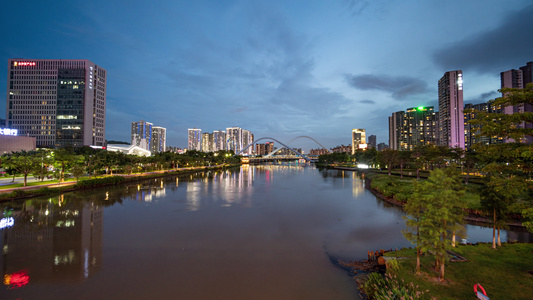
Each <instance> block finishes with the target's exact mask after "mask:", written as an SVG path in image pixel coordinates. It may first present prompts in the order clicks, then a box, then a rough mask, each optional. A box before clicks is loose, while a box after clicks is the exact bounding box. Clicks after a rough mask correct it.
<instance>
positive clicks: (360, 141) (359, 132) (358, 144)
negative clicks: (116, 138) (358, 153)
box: [352, 129, 367, 155]
mask: <svg viewBox="0 0 533 300" xmlns="http://www.w3.org/2000/svg"><path fill="white" fill-rule="evenodd" d="M366 146H367V144H366V132H365V130H364V129H352V155H353V154H355V150H356V149H365V148H366Z"/></svg>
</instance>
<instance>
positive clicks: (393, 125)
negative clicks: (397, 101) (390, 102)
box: [389, 111, 405, 150]
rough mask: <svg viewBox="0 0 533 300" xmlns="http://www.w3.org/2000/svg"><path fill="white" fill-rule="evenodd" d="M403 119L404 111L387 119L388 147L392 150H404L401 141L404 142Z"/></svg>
mask: <svg viewBox="0 0 533 300" xmlns="http://www.w3.org/2000/svg"><path fill="white" fill-rule="evenodd" d="M404 119H405V112H404V111H397V112H395V113H392V116H390V117H389V146H390V148H391V149H393V150H400V149H404V148H405V145H402V140H404V132H403V130H404V127H405V126H404V123H405V120H404ZM402 146H403V147H402Z"/></svg>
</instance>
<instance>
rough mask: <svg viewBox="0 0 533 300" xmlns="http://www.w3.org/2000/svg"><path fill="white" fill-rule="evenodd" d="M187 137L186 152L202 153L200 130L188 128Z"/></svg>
mask: <svg viewBox="0 0 533 300" xmlns="http://www.w3.org/2000/svg"><path fill="white" fill-rule="evenodd" d="M188 136H189V141H188V147H187V148H188V150H196V151H202V129H197V128H193V129H190V128H189V130H188Z"/></svg>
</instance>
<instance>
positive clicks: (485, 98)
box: [464, 91, 501, 103]
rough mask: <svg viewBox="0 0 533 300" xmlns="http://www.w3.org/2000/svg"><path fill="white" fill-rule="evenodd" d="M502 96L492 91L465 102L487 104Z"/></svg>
mask: <svg viewBox="0 0 533 300" xmlns="http://www.w3.org/2000/svg"><path fill="white" fill-rule="evenodd" d="M500 96H501V94H500V93H498V92H496V91H490V92H486V93H482V94H480V95H478V96H475V97H472V98H470V99H468V100H465V101H464V102H465V103H481V102H487V101H489V100H492V99H494V98H498V97H500Z"/></svg>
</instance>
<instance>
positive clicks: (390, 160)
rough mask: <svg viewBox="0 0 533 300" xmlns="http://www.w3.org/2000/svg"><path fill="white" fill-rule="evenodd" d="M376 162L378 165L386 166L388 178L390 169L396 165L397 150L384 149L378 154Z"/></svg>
mask: <svg viewBox="0 0 533 300" xmlns="http://www.w3.org/2000/svg"><path fill="white" fill-rule="evenodd" d="M377 160H378V162H379V163H380V164H383V165H385V166H387V168H388V170H389V176H390V175H391V173H392V168H393V167H394V166H396V164H397V163H398V150H393V149H384V150H383V151H381V152H379V153H378V157H377Z"/></svg>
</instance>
